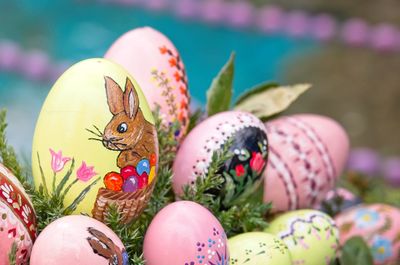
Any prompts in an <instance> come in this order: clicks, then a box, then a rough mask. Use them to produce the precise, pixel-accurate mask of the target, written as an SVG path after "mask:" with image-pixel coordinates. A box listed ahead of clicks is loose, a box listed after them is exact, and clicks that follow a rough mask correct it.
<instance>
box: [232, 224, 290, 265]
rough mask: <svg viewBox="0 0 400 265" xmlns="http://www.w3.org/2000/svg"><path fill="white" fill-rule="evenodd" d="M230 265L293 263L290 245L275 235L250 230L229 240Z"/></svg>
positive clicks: (284, 264)
mask: <svg viewBox="0 0 400 265" xmlns="http://www.w3.org/2000/svg"><path fill="white" fill-rule="evenodd" d="M228 249H229V253H230V256H231V258H230V263H229V264H230V265H247V264H251V265H265V264H268V265H292V259H291V257H290V253H289V250H288V247H287V246H286V245H285V244H284V243H283V241H282V240H280V239H279V238H277V237H276V236H274V235H271V234H268V233H264V232H248V233H243V234H239V235H237V236H234V237H231V238H229V240H228Z"/></svg>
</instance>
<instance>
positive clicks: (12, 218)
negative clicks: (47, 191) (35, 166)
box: [0, 163, 36, 265]
mask: <svg viewBox="0 0 400 265" xmlns="http://www.w3.org/2000/svg"><path fill="white" fill-rule="evenodd" d="M35 239H36V215H35V210H34V209H33V206H32V202H31V200H30V198H29V196H28V195H27V194H26V193H25V189H24V188H23V187H22V185H21V183H20V182H19V181H18V179H17V178H16V177H15V176H14V175H13V174H12V173H11V171H9V170H8V169H7V168H6V167H5V166H4V165H2V164H1V163H0V264H4V265H7V264H9V260H8V255H9V253H10V251H11V248H12V245H13V243H14V242H15V243H16V244H17V253H16V264H26V262H27V261H28V260H29V256H30V254H31V250H32V245H33V242H34V241H35Z"/></svg>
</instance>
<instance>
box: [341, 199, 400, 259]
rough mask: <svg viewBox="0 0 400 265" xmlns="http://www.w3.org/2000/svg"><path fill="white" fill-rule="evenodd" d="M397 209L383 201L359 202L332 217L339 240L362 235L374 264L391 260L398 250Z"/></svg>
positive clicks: (398, 214)
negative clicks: (377, 202)
mask: <svg viewBox="0 0 400 265" xmlns="http://www.w3.org/2000/svg"><path fill="white" fill-rule="evenodd" d="M399 220H400V209H398V208H395V207H393V206H389V205H385V204H370V205H366V204H363V205H360V206H357V207H353V208H350V209H347V210H346V211H344V212H342V213H341V214H339V215H337V216H336V217H335V222H336V224H337V226H338V228H339V231H340V242H341V243H342V244H343V243H344V242H346V241H347V240H348V239H349V238H350V237H353V236H361V237H363V238H364V239H365V240H366V242H367V243H368V245H369V246H370V248H371V251H372V255H373V257H374V264H375V265H383V264H395V262H396V261H399V254H400V240H399V239H400V223H399Z"/></svg>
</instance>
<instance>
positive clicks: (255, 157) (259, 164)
mask: <svg viewBox="0 0 400 265" xmlns="http://www.w3.org/2000/svg"><path fill="white" fill-rule="evenodd" d="M264 166H265V161H264V158H263V156H262V154H261V153H256V152H253V154H252V156H251V159H250V168H251V169H252V170H253V171H255V172H257V174H261V173H262V170H263V169H264Z"/></svg>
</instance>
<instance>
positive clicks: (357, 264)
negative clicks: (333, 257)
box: [340, 237, 374, 265]
mask: <svg viewBox="0 0 400 265" xmlns="http://www.w3.org/2000/svg"><path fill="white" fill-rule="evenodd" d="M340 264H341V265H373V264H374V262H373V258H372V254H371V251H370V249H369V247H368V246H367V244H366V243H365V241H364V239H362V238H361V237H352V238H350V239H349V240H347V241H346V243H345V244H344V246H343V248H342V256H341V257H340Z"/></svg>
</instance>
